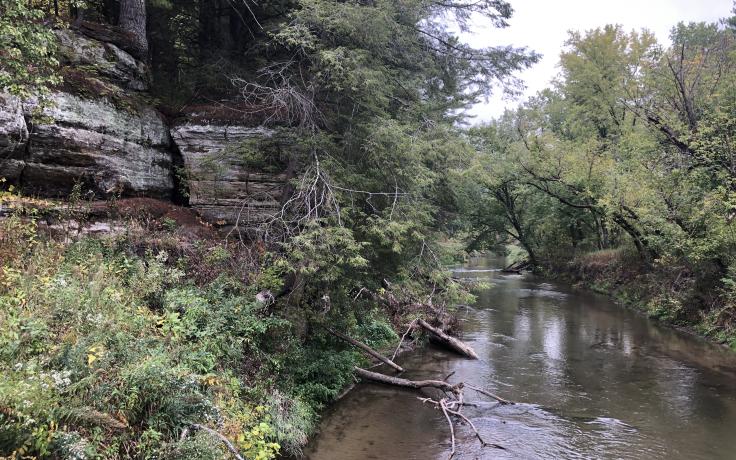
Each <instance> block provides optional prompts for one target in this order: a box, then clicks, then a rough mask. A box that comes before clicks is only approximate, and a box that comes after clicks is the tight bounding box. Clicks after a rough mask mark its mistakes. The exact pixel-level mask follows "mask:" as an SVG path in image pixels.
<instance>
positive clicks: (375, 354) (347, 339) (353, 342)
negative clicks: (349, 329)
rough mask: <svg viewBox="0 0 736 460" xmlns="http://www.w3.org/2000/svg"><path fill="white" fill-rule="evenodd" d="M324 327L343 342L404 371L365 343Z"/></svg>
mask: <svg viewBox="0 0 736 460" xmlns="http://www.w3.org/2000/svg"><path fill="white" fill-rule="evenodd" d="M325 329H327V332H329V333H330V334H332V335H334V336H335V337H337V338H339V339H341V340H344V341H345V342H347V343H349V344H350V345H353V346H354V347H358V348H360V349H361V350H363V351H364V352H366V353H368V354H369V355H371V356H373V357H374V358H376V359H377V360H379V361H381V362H382V363H384V364H386V365H388V366H390V367H392V368H393V369H395V370H396V371H397V372H404V368H403V367H401V366H399V365H398V364H396V363H395V362H393V361H391V360H390V359H388V358H386V357H385V356H383V355H382V354H380V353H379V352H377V351H376V350H374V349H373V348H371V347H369V346H368V345H366V344H364V343H362V342H358V341H357V340H355V339H353V338H350V337H348V336H347V335H345V334H342V333H340V332H337V331H335V330H333V329H330V328H329V327H325Z"/></svg>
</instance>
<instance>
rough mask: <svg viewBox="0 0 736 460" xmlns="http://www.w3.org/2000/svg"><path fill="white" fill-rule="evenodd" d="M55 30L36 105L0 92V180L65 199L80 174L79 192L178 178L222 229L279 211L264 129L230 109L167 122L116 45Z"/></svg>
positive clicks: (280, 182) (161, 184)
mask: <svg viewBox="0 0 736 460" xmlns="http://www.w3.org/2000/svg"><path fill="white" fill-rule="evenodd" d="M96 32H97V33H101V32H100V31H99V30H97V31H96ZM56 34H57V37H58V39H59V55H60V62H61V63H62V72H61V73H62V76H63V78H64V84H63V86H62V87H60V88H57V89H56V90H55V91H54V92H52V93H51V94H50V95H49V96H48V98H47V102H46V103H44V104H41V105H39V103H38V101H23V102H21V101H19V100H18V99H17V98H14V97H11V96H8V95H2V94H0V178H3V177H4V178H5V179H6V180H7V181H8V182H10V183H11V184H14V185H17V186H19V187H20V189H21V190H22V191H23V193H24V194H26V195H33V196H40V197H51V198H64V197H67V196H68V195H69V193H70V192H71V191H72V190H73V188H74V186H75V184H76V183H80V182H81V185H82V190H83V191H84V193H85V196H87V193H88V191H91V192H93V194H94V196H95V197H96V198H106V197H110V196H120V197H138V196H146V197H155V198H164V199H167V198H170V197H171V196H172V195H173V192H174V186H175V184H174V182H175V180H174V178H175V177H182V178H183V180H182V184H181V185H182V186H184V187H185V188H188V190H185V192H188V195H189V205H190V206H191V207H192V208H194V210H196V211H197V212H199V213H200V214H201V216H202V217H204V218H205V219H207V220H209V221H210V222H213V223H216V224H218V225H220V226H226V227H227V226H232V225H235V224H239V225H241V226H242V227H248V226H250V225H255V224H260V223H263V222H265V221H267V220H268V219H269V218H270V217H271V216H272V215H273V214H275V213H276V212H277V211H278V210H279V209H280V205H281V201H282V195H283V193H284V189H285V187H284V186H285V184H286V181H287V174H286V173H285V172H284V171H285V169H286V166H285V164H283V163H282V162H281V160H280V157H281V156H282V151H281V146H282V145H281V144H279V143H278V142H275V139H274V137H276V136H275V134H274V132H273V131H271V130H268V129H266V128H262V127H254V126H253V125H254V124H255V123H257V120H249V121H247V122H246V121H243V120H241V121H240V122H238V121H234V120H237V119H238V118H239V117H242V115H239V114H237V113H236V114H234V115H233V114H225V115H226V116H223V117H221V118H216V117H215V118H213V117H211V116H209V115H207V113H200V112H196V113H192V114H190V116H189V117H188V118H187V120H188V121H186V122H180V123H177V124H176V125H175V126H174V127H173V128H170V127H169V126H168V125H167V124H166V123H165V121H164V120H163V118H162V116H161V115H160V114H159V113H158V112H157V111H156V110H155V109H154V108H153V107H151V105H150V103H147V102H146V99H147V97H148V94H147V93H146V91H147V89H148V82H149V79H148V75H147V70H146V67H145V65H143V64H142V63H141V62H139V61H137V60H136V59H134V58H133V57H132V56H131V55H130V54H129V53H128V52H126V51H124V50H123V49H122V47H124V46H123V45H121V44H120V43H119V44H118V45H119V46H116V45H114V44H112V43H105V42H103V41H99V40H95V39H92V38H89V37H85V36H82V35H80V34H77V33H74V32H71V31H68V30H65V31H57V32H56ZM203 107H205V106H203ZM39 109H41V110H39ZM210 109H212V107H210ZM215 109H217V108H215ZM39 111H40V112H41V115H42V116H41V117H39V116H38V115H39V113H38V112H39ZM215 111H217V110H215ZM205 112H206V110H205ZM238 123H241V124H238ZM265 144H268V146H266V147H264V145H265ZM275 144H279V145H278V146H277V147H275V150H273V149H274V145H275ZM269 149H270V150H269ZM274 152H275V153H274ZM174 159H176V162H177V166H179V163H181V162H182V161H183V165H182V166H183V171H180V170H178V168H175V167H174Z"/></svg>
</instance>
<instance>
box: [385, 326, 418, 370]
mask: <svg viewBox="0 0 736 460" xmlns="http://www.w3.org/2000/svg"><path fill="white" fill-rule="evenodd" d="M416 322H417V320H414V321H412V322H411V323H409V327H408V328H406V332H404V335H402V336H401V340H399V344H398V345H396V350H394V354H393V355H391V361H393V360H394V359H396V355H397V354H399V350H400V349H401V345H402V344H403V343H404V339H405V338H406V336H407V335H408V334H409V332H411V330H412V329H414V326H415V324H416Z"/></svg>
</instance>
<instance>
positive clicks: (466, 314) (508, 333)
mask: <svg viewBox="0 0 736 460" xmlns="http://www.w3.org/2000/svg"><path fill="white" fill-rule="evenodd" d="M500 265H501V261H498V260H494V259H491V258H478V259H475V260H473V261H471V263H470V264H468V265H467V266H466V267H463V268H461V269H457V270H456V272H455V274H456V276H457V277H459V278H474V279H483V280H488V281H490V282H491V283H492V287H490V288H489V289H487V290H483V291H481V292H479V293H478V302H477V304H476V305H474V306H473V308H468V309H465V310H463V312H462V324H463V331H464V332H463V339H464V340H466V341H467V342H468V343H469V344H470V345H471V346H473V348H474V349H475V350H476V351H477V352H478V354H479V356H480V358H481V359H480V360H478V361H471V360H466V359H463V358H460V357H458V356H455V355H453V354H452V353H449V352H446V351H444V350H442V349H439V348H434V347H428V348H426V349H421V350H418V351H415V352H411V353H407V354H405V355H403V356H402V357H401V358H399V360H398V361H399V363H400V364H401V365H402V366H404V367H405V368H406V369H407V372H406V374H405V375H404V376H405V377H407V378H412V379H418V378H442V377H444V376H445V375H447V374H449V373H450V372H453V371H454V372H455V374H454V375H453V376H452V378H451V379H450V382H458V381H467V382H471V383H474V384H477V385H481V386H484V387H487V388H489V389H491V390H492V391H494V392H496V393H498V394H499V395H501V396H503V397H505V398H507V399H511V400H514V401H519V402H521V403H522V404H517V405H513V406H499V405H497V404H495V403H492V402H489V401H485V400H482V399H478V398H477V397H476V395H471V394H470V393H468V397H467V399H468V400H473V401H474V402H478V404H479V405H478V407H468V408H466V409H465V410H464V411H465V413H466V415H468V416H469V417H470V418H471V420H472V421H473V423H474V424H475V425H476V427H477V428H478V429H479V431H480V432H481V433H482V435H483V436H484V437H485V438H486V440H487V441H492V442H495V443H498V444H500V445H502V446H504V447H505V448H506V450H498V449H492V448H481V447H480V446H479V445H478V442H477V441H476V440H475V438H474V436H473V433H472V431H471V430H469V429H468V427H467V426H459V428H458V433H457V436H458V454H457V456H456V458H461V459H481V458H499V459H505V458H514V459H516V458H519V459H537V458H539V459H619V458H621V459H654V458H656V459H659V458H662V459H664V458H667V459H736V353H733V352H731V351H729V350H725V349H723V348H722V347H717V346H713V345H709V344H708V343H705V342H704V341H702V340H700V339H698V338H695V337H692V336H689V335H686V334H684V333H681V332H679V331H675V330H671V329H667V328H664V327H661V326H659V325H657V324H655V323H653V322H651V321H649V320H647V319H646V318H643V317H641V316H639V315H637V314H635V313H633V312H631V311H627V310H625V309H623V308H621V307H619V306H617V305H615V304H613V303H612V302H611V301H609V300H608V299H607V298H606V297H604V296H599V295H596V294H590V293H581V292H578V291H574V290H572V289H569V288H568V287H566V286H563V285H558V284H554V283H550V282H546V281H545V280H542V279H538V278H535V277H533V276H519V275H509V274H503V273H501V272H500V271H499V270H497V269H496V268H495V267H496V266H500ZM383 372H387V371H386V370H385V369H384V370H383ZM449 450H450V437H449V432H448V429H447V423H446V421H445V420H444V418H443V417H442V414H441V413H440V412H438V411H436V410H434V409H433V408H431V407H429V406H426V405H422V403H421V402H420V401H418V400H417V393H416V392H411V391H404V390H400V389H396V388H392V387H388V386H381V385H376V384H360V385H358V386H357V387H356V388H355V389H354V390H353V391H351V392H350V393H348V395H347V396H346V397H345V398H343V399H342V400H340V401H339V402H338V403H337V404H335V406H334V407H333V408H332V409H331V410H330V411H329V412H328V414H327V415H326V416H325V418H324V420H323V423H322V425H321V431H320V433H319V435H318V436H316V438H315V440H314V442H313V443H312V445H310V446H309V449H308V450H307V452H306V454H307V456H308V458H310V459H311V460H333V459H334V460H353V459H434V458H437V459H445V458H447V456H448V453H449Z"/></svg>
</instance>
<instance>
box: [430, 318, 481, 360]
mask: <svg viewBox="0 0 736 460" xmlns="http://www.w3.org/2000/svg"><path fill="white" fill-rule="evenodd" d="M417 323H418V324H419V325H420V326H422V327H423V328H424V329H426V330H427V331H429V332H431V333H432V334H433V335H434V337H435V339H436V340H437V341H438V342H440V343H442V344H443V345H445V346H446V347H448V348H451V349H453V350H455V351H456V352H458V353H460V354H461V355H464V356H467V357H468V358H471V359H478V355H477V354H476V353H475V350H473V349H472V348H471V347H470V346H468V345H467V344H465V343H463V342H462V341H460V340H458V339H456V338H455V337H452V336H450V335H447V334H445V333H444V332H442V331H441V330H439V329H437V328H436V327H434V326H432V325H431V324H429V323H428V322H426V321H424V320H423V319H420V320H418V321H417Z"/></svg>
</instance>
